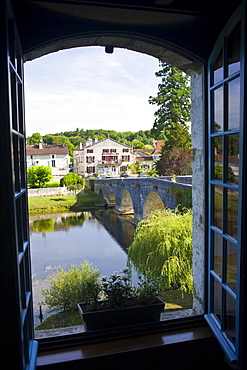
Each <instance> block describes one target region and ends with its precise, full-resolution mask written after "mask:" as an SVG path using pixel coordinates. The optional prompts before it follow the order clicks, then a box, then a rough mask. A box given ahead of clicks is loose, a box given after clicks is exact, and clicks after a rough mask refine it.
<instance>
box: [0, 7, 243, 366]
mask: <svg viewBox="0 0 247 370" xmlns="http://www.w3.org/2000/svg"><path fill="white" fill-rule="evenodd" d="M246 6H247V2H246V0H225V1H222V0H221V1H220V0H214V1H208V0H201V1H196V2H195V1H193V0H187V1H179V0H156V1H155V0H146V1H143V0H129V1H126V2H124V1H122V2H121V1H116V0H106V1H101V0H97V1H96V0H89V1H84V0H78V1H62V0H56V1H54V0H39V1H35V0H2V1H1V2H0V37H1V43H0V120H1V125H0V130H1V135H0V148H1V155H0V178H1V181H0V204H1V213H0V253H1V255H0V264H1V265H0V289H1V303H0V305H1V315H0V320H1V324H0V327H1V367H2V369H15V370H22V369H30V370H32V369H35V366H36V361H37V368H38V369H42V368H43V369H45V368H46V369H73V370H74V369H88V368H90V369H96V368H99V367H101V368H107V369H109V370H110V369H118V370H125V369H128V368H130V369H133V368H134V369H150V368H159V367H163V368H166V369H169V370H177V369H184V370H187V369H189V370H197V369H198V368H201V367H204V368H207V369H210V370H219V369H220V370H226V369H228V370H229V369H231V368H235V369H238V370H245V369H247V358H246V353H245V352H246V345H247V315H246V312H247V275H246V266H247V250H246V245H247V233H246V230H245V228H246V224H247V213H246V209H247V196H246V188H247V168H246V163H247V150H246V149H247V134H246V132H247V104H246V100H247V89H246V86H247V58H246V54H247V50H246V46H247V34H246V23H247V19H246V18H247V13H246ZM81 46H101V47H102V46H103V47H104V48H105V51H106V52H107V53H111V52H113V51H114V48H125V49H129V50H132V51H136V52H141V53H145V54H148V55H150V56H153V57H156V58H157V59H159V60H162V61H165V62H168V63H170V64H172V65H174V66H176V67H179V68H180V69H182V70H183V71H184V72H185V73H187V74H188V75H190V76H191V106H192V108H191V110H192V111H191V136H192V147H193V175H192V186H193V192H192V197H193V199H192V200H193V277H194V296H193V313H195V315H192V316H190V317H186V318H183V320H180V319H176V320H174V321H169V322H167V323H161V324H159V325H144V326H142V327H138V328H134V329H132V328H128V329H126V330H125V331H122V330H118V331H115V332H113V331H112V332H106V331H105V332H97V333H90V335H87V334H86V333H77V334H75V335H66V336H64V337H58V338H54V337H49V338H44V339H43V340H40V341H39V342H38V341H37V340H35V337H34V329H33V315H32V284H31V279H32V276H31V260H30V243H29V232H28V215H27V190H26V156H25V140H26V137H25V117H24V112H25V109H24V108H25V100H24V76H23V70H24V68H23V67H24V64H23V63H24V62H26V61H31V60H34V59H35V58H39V57H41V56H45V55H46V54H49V53H52V52H55V51H59V50H62V49H65V48H72V47H81ZM138 67H139V66H138ZM82 72H83V71H82ZM143 76H144V77H143V78H144V79H145V73H144V74H143ZM93 82H94V85H95V88H96V89H97V81H93ZM82 104H83V101H82ZM95 106H96V107H97V101H96V102H95ZM133 130H134V127H133ZM233 136H234V150H233V151H231V152H229V142H230V141H231V138H232V137H233ZM219 142H220V144H221V145H222V147H223V157H222V169H223V176H222V178H221V179H220V180H219V179H215V178H214V165H215V162H216V161H217V162H218V159H217V158H215V157H214V153H215V148H217V147H219V145H218V143H219ZM232 153H233V154H232ZM228 155H229V156H230V155H234V156H235V158H234V160H235V159H237V161H238V162H237V163H234V175H235V177H237V179H238V181H237V183H231V181H228V180H230V179H229V178H228V165H232V164H231V162H230V164H229V159H228ZM230 160H231V159H230ZM236 172H238V173H236ZM127 181H129V180H127ZM130 181H131V180H130ZM83 242H84V241H83V240H82V243H83Z"/></svg>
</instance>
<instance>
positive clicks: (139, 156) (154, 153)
mask: <svg viewBox="0 0 247 370" xmlns="http://www.w3.org/2000/svg"><path fill="white" fill-rule="evenodd" d="M153 144H154V149H134V153H135V155H136V163H139V165H140V170H142V171H143V172H146V171H150V170H152V169H153V166H154V164H155V162H156V161H157V160H158V159H159V158H160V155H161V148H162V146H163V145H164V141H163V140H155V141H153Z"/></svg>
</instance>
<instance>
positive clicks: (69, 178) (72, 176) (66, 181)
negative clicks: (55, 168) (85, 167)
mask: <svg viewBox="0 0 247 370" xmlns="http://www.w3.org/2000/svg"><path fill="white" fill-rule="evenodd" d="M74 184H81V185H82V187H83V189H84V187H85V180H84V179H82V178H81V177H80V176H79V175H77V174H76V173H74V172H70V173H68V174H67V175H66V176H64V177H63V178H61V180H60V186H69V185H74Z"/></svg>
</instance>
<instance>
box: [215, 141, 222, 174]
mask: <svg viewBox="0 0 247 370" xmlns="http://www.w3.org/2000/svg"><path fill="white" fill-rule="evenodd" d="M222 149H223V143H222V137H217V138H216V139H213V151H214V173H213V179H214V180H220V181H222V180H223V179H222V174H223V157H222V154H223V152H222Z"/></svg>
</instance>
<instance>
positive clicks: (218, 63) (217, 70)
mask: <svg viewBox="0 0 247 370" xmlns="http://www.w3.org/2000/svg"><path fill="white" fill-rule="evenodd" d="M212 72H213V84H216V83H217V82H219V81H221V80H223V52H222V50H221V51H220V53H219V55H218V57H217V59H216V60H215V62H214V64H213V65H212Z"/></svg>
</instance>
